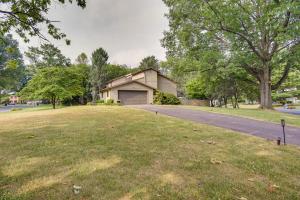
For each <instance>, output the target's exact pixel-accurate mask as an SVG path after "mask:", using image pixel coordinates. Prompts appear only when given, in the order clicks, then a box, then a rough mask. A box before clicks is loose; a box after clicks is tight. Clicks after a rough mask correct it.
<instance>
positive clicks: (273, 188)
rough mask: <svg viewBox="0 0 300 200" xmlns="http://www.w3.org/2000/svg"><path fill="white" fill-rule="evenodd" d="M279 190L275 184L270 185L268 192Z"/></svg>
mask: <svg viewBox="0 0 300 200" xmlns="http://www.w3.org/2000/svg"><path fill="white" fill-rule="evenodd" d="M278 188H279V186H278V185H275V184H269V186H268V188H267V190H268V192H275V191H276V189H278Z"/></svg>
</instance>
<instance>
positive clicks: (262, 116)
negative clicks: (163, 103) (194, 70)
mask: <svg viewBox="0 0 300 200" xmlns="http://www.w3.org/2000/svg"><path fill="white" fill-rule="evenodd" d="M183 107H186V108H190V109H198V110H203V111H208V112H214V113H220V114H226V115H235V116H241V117H247V118H251V119H257V120H263V121H269V122H274V123H280V120H281V119H285V120H286V123H287V124H289V125H293V126H300V116H297V115H292V114H287V113H281V112H278V111H276V110H273V111H271V110H270V111H267V110H261V109H258V108H256V107H246V108H240V109H233V108H218V107H214V108H212V107H205V106H183Z"/></svg>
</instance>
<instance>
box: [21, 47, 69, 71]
mask: <svg viewBox="0 0 300 200" xmlns="http://www.w3.org/2000/svg"><path fill="white" fill-rule="evenodd" d="M25 56H26V57H27V58H28V59H29V61H30V63H31V64H32V66H33V67H34V68H37V69H39V68H44V67H53V66H62V67H65V66H69V65H70V64H71V60H70V59H69V58H67V57H65V56H64V55H63V54H62V53H61V51H60V50H59V49H58V48H57V47H55V46H54V45H53V44H42V45H41V46H40V47H29V49H28V51H26V52H25Z"/></svg>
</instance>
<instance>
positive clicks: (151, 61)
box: [139, 56, 159, 70]
mask: <svg viewBox="0 0 300 200" xmlns="http://www.w3.org/2000/svg"><path fill="white" fill-rule="evenodd" d="M139 68H140V69H141V70H144V69H149V68H152V69H156V70H159V61H158V60H157V59H156V58H155V56H148V57H146V58H144V59H143V60H142V61H141V63H140V65H139Z"/></svg>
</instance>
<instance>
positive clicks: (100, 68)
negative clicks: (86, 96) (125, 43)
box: [89, 48, 108, 103]
mask: <svg viewBox="0 0 300 200" xmlns="http://www.w3.org/2000/svg"><path fill="white" fill-rule="evenodd" d="M107 60H108V54H107V52H106V51H105V50H104V49H103V48H99V49H96V50H95V51H94V52H93V53H92V65H91V68H90V74H89V81H90V83H91V85H92V97H93V102H94V103H95V102H96V100H97V96H98V91H99V88H100V87H101V86H102V85H104V83H105V80H106V74H105V73H104V71H105V66H106V63H107Z"/></svg>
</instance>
